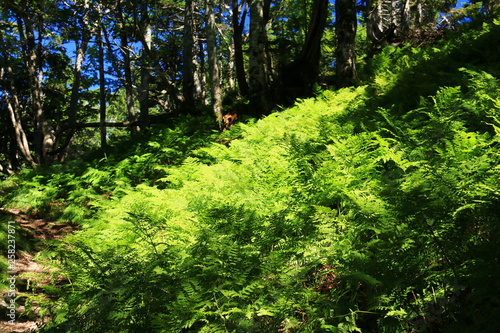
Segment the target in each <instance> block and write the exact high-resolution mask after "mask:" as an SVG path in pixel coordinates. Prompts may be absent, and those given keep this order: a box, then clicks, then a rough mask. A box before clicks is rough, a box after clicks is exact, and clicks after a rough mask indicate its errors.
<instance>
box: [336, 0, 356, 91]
mask: <svg viewBox="0 0 500 333" xmlns="http://www.w3.org/2000/svg"><path fill="white" fill-rule="evenodd" d="M335 15H336V22H335V31H336V33H337V49H336V52H335V53H336V61H335V69H336V81H337V86H338V87H339V88H343V87H349V86H353V85H356V81H357V74H356V53H355V43H356V29H357V24H358V22H357V17H356V0H337V1H336V2H335Z"/></svg>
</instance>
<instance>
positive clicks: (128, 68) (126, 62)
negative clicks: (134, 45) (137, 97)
mask: <svg viewBox="0 0 500 333" xmlns="http://www.w3.org/2000/svg"><path fill="white" fill-rule="evenodd" d="M116 9H117V10H116V11H117V18H118V20H119V22H120V27H119V30H120V46H121V52H122V54H123V72H124V74H125V101H126V104H127V119H128V121H129V122H130V123H133V122H134V121H135V120H136V112H135V103H134V84H133V82H132V63H131V60H130V48H129V45H128V32H127V24H126V20H125V15H124V13H123V2H122V0H118V1H117V4H116ZM137 130H138V128H137V127H136V126H131V127H130V133H131V134H134V133H135V132H137Z"/></svg>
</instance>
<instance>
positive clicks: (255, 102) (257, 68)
mask: <svg viewBox="0 0 500 333" xmlns="http://www.w3.org/2000/svg"><path fill="white" fill-rule="evenodd" d="M264 2H265V1H264V0H250V49H249V53H250V63H249V73H248V74H249V75H248V77H249V99H250V113H251V114H253V115H262V114H266V113H268V112H269V111H270V109H271V104H270V94H269V82H268V80H267V73H266V55H265V49H266V47H265V46H266V30H265V26H266V22H265V20H264Z"/></svg>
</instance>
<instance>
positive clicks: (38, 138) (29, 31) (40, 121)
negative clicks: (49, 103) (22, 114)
mask: <svg viewBox="0 0 500 333" xmlns="http://www.w3.org/2000/svg"><path fill="white" fill-rule="evenodd" d="M22 16H23V17H19V19H18V23H19V27H18V28H19V32H20V36H21V38H22V37H23V36H25V40H24V41H23V40H22V42H23V44H25V52H24V57H25V63H26V68H27V70H28V82H29V90H30V102H31V109H32V110H33V115H34V121H35V133H34V150H35V159H36V161H37V163H38V164H44V165H46V164H50V163H51V161H52V158H51V157H49V156H46V152H49V151H51V150H52V148H53V146H54V143H55V137H54V134H53V131H52V129H51V127H50V125H49V123H48V122H47V119H46V118H45V114H44V110H43V90H42V82H43V69H42V65H41V64H40V56H39V54H40V52H41V50H42V38H43V31H42V27H41V22H38V28H39V29H38V30H39V31H37V34H38V42H37V40H36V36H35V27H34V23H33V22H32V21H31V20H32V18H30V17H27V16H26V15H24V14H22ZM23 27H24V29H25V32H26V35H24V33H23V31H22V29H23Z"/></svg>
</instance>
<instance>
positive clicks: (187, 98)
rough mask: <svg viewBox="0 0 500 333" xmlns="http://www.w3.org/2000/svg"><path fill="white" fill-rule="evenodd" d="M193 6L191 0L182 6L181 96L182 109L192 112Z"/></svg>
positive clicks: (193, 90)
mask: <svg viewBox="0 0 500 333" xmlns="http://www.w3.org/2000/svg"><path fill="white" fill-rule="evenodd" d="M194 14H195V4H194V1H193V0H186V2H185V5H184V31H183V39H182V41H183V43H182V63H183V70H182V95H183V97H184V109H185V110H187V111H188V112H192V111H193V110H194V108H195V98H194V96H195V77H194V75H195V70H194V66H195V59H194V58H195V53H194V45H195V36H194V26H195V19H194Z"/></svg>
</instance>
